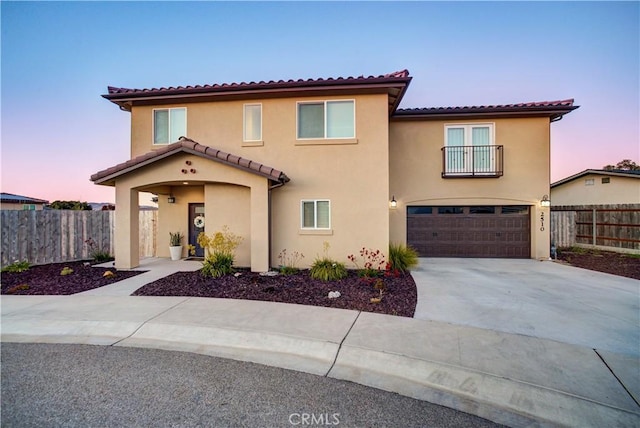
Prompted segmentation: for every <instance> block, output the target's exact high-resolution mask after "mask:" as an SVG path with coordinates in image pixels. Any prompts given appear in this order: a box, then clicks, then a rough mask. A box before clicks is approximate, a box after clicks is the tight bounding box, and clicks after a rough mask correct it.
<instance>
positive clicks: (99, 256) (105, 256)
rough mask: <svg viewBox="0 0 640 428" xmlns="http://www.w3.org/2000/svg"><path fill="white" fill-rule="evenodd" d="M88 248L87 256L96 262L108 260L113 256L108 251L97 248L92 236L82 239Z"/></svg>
mask: <svg viewBox="0 0 640 428" xmlns="http://www.w3.org/2000/svg"><path fill="white" fill-rule="evenodd" d="M84 243H85V244H86V245H87V247H88V249H89V256H90V257H91V258H92V259H93V260H95V261H96V262H98V263H104V262H110V261H111V260H113V256H112V255H111V254H110V253H109V251H107V250H104V249H102V248H99V247H98V246H97V244H96V243H95V241H94V240H93V239H92V238H89V239H87V240H86V241H84Z"/></svg>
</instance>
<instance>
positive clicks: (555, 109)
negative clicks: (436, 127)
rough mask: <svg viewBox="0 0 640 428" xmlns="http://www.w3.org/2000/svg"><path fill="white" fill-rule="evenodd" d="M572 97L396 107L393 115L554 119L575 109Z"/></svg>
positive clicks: (397, 116) (410, 116)
mask: <svg viewBox="0 0 640 428" xmlns="http://www.w3.org/2000/svg"><path fill="white" fill-rule="evenodd" d="M573 103H574V100H573V99H567V100H561V101H538V102H528V103H517V104H496V105H480V106H464V107H426V108H409V109H398V110H396V111H395V113H394V115H393V117H394V119H395V118H434V119H437V118H442V117H446V118H452V117H463V116H471V115H474V116H478V115H485V116H488V115H492V116H498V115H501V116H527V115H529V116H549V117H550V118H551V119H552V120H556V119H558V118H560V117H562V116H563V115H565V114H567V113H569V112H571V111H573V110H575V109H577V108H578V106H574V105H573Z"/></svg>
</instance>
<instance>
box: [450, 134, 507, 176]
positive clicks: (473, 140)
mask: <svg viewBox="0 0 640 428" xmlns="http://www.w3.org/2000/svg"><path fill="white" fill-rule="evenodd" d="M442 152H443V171H442V176H443V177H469V176H480V177H482V176H484V177H499V176H501V175H502V146H497V145H495V144H494V126H493V124H492V123H478V124H455V125H445V147H444V148H443V149H442Z"/></svg>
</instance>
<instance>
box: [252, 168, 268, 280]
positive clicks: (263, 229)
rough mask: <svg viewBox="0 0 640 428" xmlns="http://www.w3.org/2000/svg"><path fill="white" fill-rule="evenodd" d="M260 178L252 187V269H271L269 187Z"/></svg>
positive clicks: (261, 270) (266, 181) (255, 270)
mask: <svg viewBox="0 0 640 428" xmlns="http://www.w3.org/2000/svg"><path fill="white" fill-rule="evenodd" d="M268 183H269V182H268V180H260V182H259V183H256V184H254V185H253V186H252V187H251V271H252V272H266V271H268V270H269V187H268Z"/></svg>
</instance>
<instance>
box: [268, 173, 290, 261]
mask: <svg viewBox="0 0 640 428" xmlns="http://www.w3.org/2000/svg"><path fill="white" fill-rule="evenodd" d="M285 183H286V181H280V182H278V184H274V185H273V186H269V188H268V189H267V190H268V193H267V223H268V224H267V228H268V231H267V233H268V236H267V251H268V252H269V264H271V191H272V190H273V189H277V188H278V187H282V186H284V185H285ZM269 269H271V267H270V266H269Z"/></svg>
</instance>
